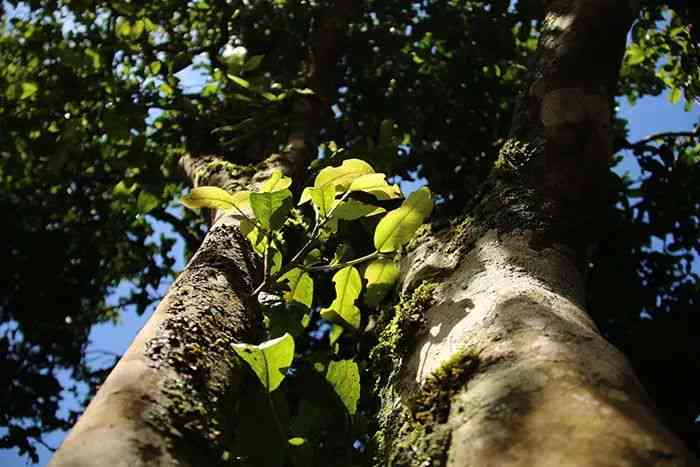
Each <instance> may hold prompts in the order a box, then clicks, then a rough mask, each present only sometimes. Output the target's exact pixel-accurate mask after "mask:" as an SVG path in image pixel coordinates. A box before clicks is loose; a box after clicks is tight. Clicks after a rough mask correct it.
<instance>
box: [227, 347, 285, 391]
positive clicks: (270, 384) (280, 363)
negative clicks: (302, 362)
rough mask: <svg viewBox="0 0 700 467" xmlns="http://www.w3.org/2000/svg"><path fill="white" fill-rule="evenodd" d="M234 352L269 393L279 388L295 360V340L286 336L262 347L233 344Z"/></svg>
mask: <svg viewBox="0 0 700 467" xmlns="http://www.w3.org/2000/svg"><path fill="white" fill-rule="evenodd" d="M233 350H234V351H235V352H236V353H237V354H238V356H239V357H241V358H242V359H243V360H244V361H245V362H246V363H247V364H248V365H249V366H250V367H251V368H252V369H253V371H254V372H255V374H256V376H257V377H258V379H259V380H260V383H262V385H263V387H264V388H265V389H267V391H268V392H272V391H274V390H275V389H277V388H278V387H279V385H280V384H281V383H282V380H284V377H285V375H286V370H287V368H289V366H290V365H291V364H292V360H294V338H293V337H292V336H291V335H290V334H285V335H283V336H281V337H278V338H277V339H270V340H269V341H265V342H263V343H262V344H260V345H253V344H233Z"/></svg>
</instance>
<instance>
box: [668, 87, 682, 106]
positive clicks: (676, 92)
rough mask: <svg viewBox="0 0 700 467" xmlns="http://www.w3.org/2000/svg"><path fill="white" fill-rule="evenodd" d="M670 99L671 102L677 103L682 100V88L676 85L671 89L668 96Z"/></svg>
mask: <svg viewBox="0 0 700 467" xmlns="http://www.w3.org/2000/svg"><path fill="white" fill-rule="evenodd" d="M668 100H669V101H671V104H675V103H677V102H678V101H679V100H681V89H680V88H677V87H674V88H673V89H672V90H671V94H670V95H669V96H668Z"/></svg>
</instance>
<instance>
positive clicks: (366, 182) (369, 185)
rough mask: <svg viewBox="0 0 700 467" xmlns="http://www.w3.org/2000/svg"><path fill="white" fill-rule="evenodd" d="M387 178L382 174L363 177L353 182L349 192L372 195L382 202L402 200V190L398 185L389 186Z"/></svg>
mask: <svg viewBox="0 0 700 467" xmlns="http://www.w3.org/2000/svg"><path fill="white" fill-rule="evenodd" d="M385 178H386V175H384V174H382V173H373V174H367V175H362V176H360V177H358V178H356V179H355V180H353V182H352V183H351V184H350V188H349V190H350V191H363V192H365V193H370V194H372V195H374V196H375V197H376V198H377V199H381V200H385V199H394V198H400V197H401V190H400V189H399V187H398V185H389V184H388V183H387V182H386V180H385Z"/></svg>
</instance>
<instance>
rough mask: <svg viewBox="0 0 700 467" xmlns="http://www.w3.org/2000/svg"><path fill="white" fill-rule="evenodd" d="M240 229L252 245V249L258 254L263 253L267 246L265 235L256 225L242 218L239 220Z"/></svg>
mask: <svg viewBox="0 0 700 467" xmlns="http://www.w3.org/2000/svg"><path fill="white" fill-rule="evenodd" d="M240 229H241V234H243V236H244V237H245V238H247V239H248V241H249V242H250V244H251V245H252V246H253V250H255V252H256V253H257V254H258V255H260V256H262V255H264V254H265V249H266V248H267V237H266V236H265V235H263V233H262V232H261V231H260V229H259V228H258V226H257V225H256V224H255V223H254V222H251V221H249V220H248V219H243V220H241V224H240Z"/></svg>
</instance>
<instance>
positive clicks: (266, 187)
mask: <svg viewBox="0 0 700 467" xmlns="http://www.w3.org/2000/svg"><path fill="white" fill-rule="evenodd" d="M291 185H292V179H291V178H289V177H285V176H284V175H283V174H282V171H280V170H275V171H274V172H273V173H272V175H270V178H268V179H267V180H265V182H264V183H263V184H262V185H261V186H260V191H261V192H262V193H271V192H274V191H280V190H284V189H286V188H289V187H290V186H291Z"/></svg>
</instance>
